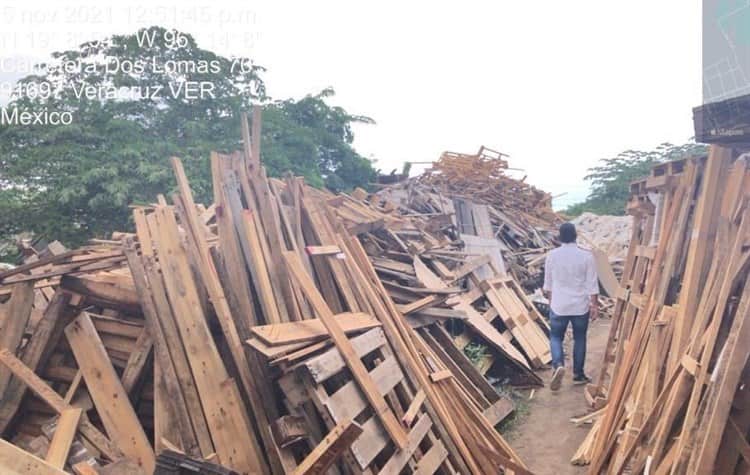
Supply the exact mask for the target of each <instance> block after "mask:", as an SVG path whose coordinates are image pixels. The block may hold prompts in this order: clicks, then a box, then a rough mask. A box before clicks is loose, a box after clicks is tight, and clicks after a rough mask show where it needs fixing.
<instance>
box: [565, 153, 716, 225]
mask: <svg viewBox="0 0 750 475" xmlns="http://www.w3.org/2000/svg"><path fill="white" fill-rule="evenodd" d="M706 151H707V148H706V146H705V145H703V144H696V143H686V144H683V145H672V144H670V143H663V144H661V145H659V146H658V147H657V148H656V149H655V150H651V151H642V150H626V151H624V152H622V153H620V154H618V155H617V156H616V157H614V158H604V159H601V160H600V161H599V163H600V165H598V166H595V167H592V168H589V170H588V171H589V174H588V175H586V176H585V177H584V180H586V181H588V182H590V183H591V192H590V193H589V196H588V197H587V198H586V200H584V201H583V202H581V203H576V204H574V205H571V206H570V207H568V208H567V209H566V210H564V211H563V213H564V214H566V215H568V216H578V215H579V214H581V213H584V212H586V211H589V212H592V213H595V214H600V215H605V214H608V215H623V214H625V205H626V203H627V201H628V198H629V196H630V183H631V182H632V181H634V180H638V179H640V178H643V177H645V176H647V175H648V174H649V172H650V171H651V167H653V166H654V165H655V164H657V163H660V162H666V161H670V160H677V159H680V158H685V157H690V156H699V155H704V154H705V153H706Z"/></svg>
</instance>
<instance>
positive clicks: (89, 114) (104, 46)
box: [0, 27, 374, 245]
mask: <svg viewBox="0 0 750 475" xmlns="http://www.w3.org/2000/svg"><path fill="white" fill-rule="evenodd" d="M263 71H264V69H263V68H262V67H261V66H258V65H256V64H254V63H253V62H252V61H251V60H250V59H249V58H227V57H223V56H220V55H217V54H216V53H214V52H212V51H208V50H205V49H202V48H200V47H199V46H198V45H197V43H196V42H195V40H194V38H193V37H192V36H190V35H188V34H185V33H181V32H179V31H175V30H166V29H164V28H161V27H151V28H147V29H142V30H139V31H138V32H136V33H135V34H132V35H115V36H112V37H110V38H107V39H105V40H103V41H92V42H88V43H84V44H82V45H80V46H79V47H78V48H77V49H74V50H70V51H64V52H59V53H54V54H53V55H52V58H51V60H50V61H49V62H48V63H45V64H41V65H38V68H37V70H36V71H35V73H34V74H31V75H29V76H27V77H25V78H23V79H22V80H20V81H19V82H18V83H17V84H16V93H15V95H14V98H13V100H12V102H11V103H10V104H9V105H8V107H7V109H6V112H8V111H18V113H19V114H22V113H23V112H42V111H46V112H48V113H50V112H54V113H57V114H59V113H68V114H70V117H72V122H71V123H69V124H58V125H49V124H29V125H24V126H21V125H8V124H3V125H0V177H1V178H0V237H2V236H5V237H7V236H9V235H12V234H14V233H17V232H19V231H22V230H28V231H32V232H34V233H36V234H42V235H45V236H47V237H49V238H54V239H60V240H62V241H63V242H64V243H66V244H69V245H77V244H80V243H81V242H83V241H85V240H86V239H89V238H91V237H101V236H106V235H107V234H108V233H110V232H111V231H114V230H123V229H127V228H128V224H129V217H130V213H129V210H128V208H127V206H128V205H130V204H132V203H148V202H151V201H153V200H154V198H155V197H156V195H157V194H158V193H169V192H171V191H173V190H174V187H175V184H174V181H173V176H172V173H171V170H170V168H169V161H168V158H169V157H170V156H179V157H180V158H181V159H182V160H183V163H184V164H185V168H186V171H187V173H188V175H189V178H190V180H191V186H192V187H193V190H194V193H195V194H196V199H198V200H201V201H204V202H208V200H210V198H211V193H210V186H211V180H210V167H209V161H208V156H209V153H210V152H211V151H212V150H217V151H223V152H231V151H234V150H238V149H241V141H240V137H241V134H240V126H239V114H240V112H242V111H247V110H249V109H250V108H251V106H252V104H253V103H266V104H268V105H267V106H266V112H265V114H264V124H263V135H262V141H263V145H262V156H261V158H262V160H263V161H264V163H265V165H266V166H267V168H268V170H269V173H270V174H271V175H277V176H278V175H281V174H282V173H284V172H286V171H291V172H293V173H295V174H299V175H303V176H305V177H306V178H307V180H308V181H309V182H310V183H311V184H313V185H316V186H323V185H328V186H331V187H332V188H334V189H337V190H338V189H347V188H351V187H354V186H361V185H363V184H366V183H368V182H370V181H371V178H372V174H373V173H374V172H373V169H372V166H371V162H370V161H369V160H366V159H365V158H363V157H361V156H360V155H358V154H357V153H356V151H354V149H353V148H352V141H353V133H352V129H351V125H352V124H353V123H355V122H365V123H372V120H371V119H368V118H366V117H359V116H355V115H350V114H349V113H347V112H346V111H345V110H344V109H342V108H340V107H332V106H329V105H328V104H327V103H326V99H327V98H329V97H331V96H332V95H333V90H332V89H327V90H325V91H323V92H322V93H320V94H318V95H311V96H307V97H305V98H303V99H301V100H299V101H295V100H291V99H290V100H286V101H275V102H274V101H271V100H270V98H268V97H267V95H266V93H265V84H264V82H263V80H262V78H261V74H262V73H263ZM199 88H204V89H205V90H201V89H199ZM59 118H60V116H58V119H59Z"/></svg>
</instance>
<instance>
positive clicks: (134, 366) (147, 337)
mask: <svg viewBox="0 0 750 475" xmlns="http://www.w3.org/2000/svg"><path fill="white" fill-rule="evenodd" d="M153 346H154V340H153V339H152V338H151V334H150V333H149V332H148V330H147V329H145V328H144V329H143V331H142V332H141V335H140V336H139V337H138V340H136V342H135V348H134V349H133V351H132V352H131V353H130V356H129V357H128V362H127V365H126V366H125V370H124V371H123V372H122V378H121V382H122V387H123V388H124V389H125V392H127V393H128V395H130V397H131V399H132V398H133V397H134V396H135V395H136V393H138V392H140V391H139V389H140V385H141V383H142V382H143V376H144V372H145V369H146V368H147V367H148V364H149V361H150V360H151V350H152V349H153Z"/></svg>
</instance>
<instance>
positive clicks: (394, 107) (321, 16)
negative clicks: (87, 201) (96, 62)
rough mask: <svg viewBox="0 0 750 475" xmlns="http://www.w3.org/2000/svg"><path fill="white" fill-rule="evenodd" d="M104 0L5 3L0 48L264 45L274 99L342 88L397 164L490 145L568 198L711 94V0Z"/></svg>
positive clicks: (684, 134)
mask: <svg viewBox="0 0 750 475" xmlns="http://www.w3.org/2000/svg"><path fill="white" fill-rule="evenodd" d="M106 3H107V2H101V1H97V2H86V1H75V2H68V1H60V0H57V1H37V2H28V6H24V4H22V3H21V2H18V1H17V0H15V1H6V0H2V1H0V5H1V6H0V58H2V57H11V56H18V57H31V58H38V59H45V58H47V57H48V55H49V53H51V52H52V51H57V50H61V49H64V48H70V47H74V46H76V45H77V44H79V43H81V42H82V41H84V40H89V39H95V38H98V37H104V36H106V35H108V34H112V33H127V32H132V31H135V30H136V29H137V28H140V27H144V26H151V25H154V24H160V25H163V26H166V27H176V28H179V29H181V30H183V31H186V32H189V33H192V34H193V35H194V36H195V37H196V39H197V40H198V42H199V44H200V46H202V47H204V48H208V49H213V50H215V51H216V52H218V53H221V54H224V55H238V56H240V55H242V56H249V57H251V58H254V59H255V60H256V62H257V63H258V64H260V65H262V66H264V67H266V68H267V69H268V71H267V72H266V73H265V75H264V79H265V81H266V85H267V87H268V92H269V94H270V95H271V96H272V97H273V98H276V99H280V98H286V97H289V96H292V97H299V96H302V95H305V94H307V93H316V92H319V91H320V90H321V89H323V88H325V87H328V86H332V87H333V88H334V89H335V90H336V92H337V96H336V98H335V101H334V103H335V104H337V105H341V106H344V107H345V108H346V109H348V110H349V111H350V112H353V113H356V114H364V115H368V116H370V117H372V118H373V119H375V121H376V122H377V125H368V126H360V127H358V128H357V130H356V132H357V137H356V140H355V147H356V148H357V150H358V151H359V152H360V153H362V154H363V155H365V156H368V157H371V158H375V159H377V161H378V163H377V166H378V167H379V168H382V169H383V170H386V171H390V170H391V169H393V168H400V167H401V166H402V164H403V162H404V161H429V160H435V159H437V158H438V156H439V155H440V153H441V152H442V151H444V150H452V151H457V152H475V151H476V150H477V149H478V148H479V146H480V145H486V146H488V147H491V148H495V149H497V150H500V151H503V152H505V153H507V154H509V155H510V156H511V158H510V162H511V166H513V167H517V168H522V169H523V170H524V171H523V172H522V173H521V175H528V178H527V180H528V181H529V182H530V183H532V184H534V185H536V186H539V187H540V188H542V189H544V190H547V191H549V192H551V193H553V194H554V195H558V194H562V193H567V194H566V195H564V196H561V197H560V198H558V199H557V200H556V201H555V205H556V206H557V207H560V206H564V205H566V204H569V203H570V202H575V201H580V200H581V199H583V198H584V197H585V195H586V193H587V185H586V184H585V182H584V181H583V176H584V175H585V174H586V169H587V168H588V167H590V166H592V165H594V164H595V163H596V161H597V160H598V159H599V158H603V157H609V156H614V155H616V154H617V153H618V152H620V151H623V150H626V149H628V148H644V149H649V148H653V147H655V146H656V145H658V144H659V143H661V142H663V141H669V142H672V143H683V142H686V141H688V140H689V139H690V137H692V135H693V128H692V108H693V107H694V106H697V105H699V104H700V101H701V56H700V55H701V16H700V15H701V4H700V1H699V0H687V1H686V0H660V1H653V0H649V1H646V0H629V1H624V0H620V1H606V2H604V1H601V0H599V1H594V0H590V1H587V0H577V1H571V2H562V1H559V0H548V1H535V2H532V1H521V0H513V1H511V0H504V1H494V2H469V1H463V2H403V1H401V2H387V1H379V2H368V3H365V2H353V1H322V0H321V1H315V2H310V1H307V2H284V1H246V2H221V1H211V2H210V3H209V2H191V1H186V0H182V1H179V2H167V1H158V0H157V1H149V2H139V1H132V2H118V3H119V4H120V5H118V6H116V7H115V6H113V7H111V10H109V9H108V8H109V7H106ZM122 4H128V5H129V6H126V5H122ZM102 8H107V9H105V10H102ZM9 77H11V78H12V77H14V75H13V71H7V70H6V71H0V82H2V81H4V80H7V79H8V78H9Z"/></svg>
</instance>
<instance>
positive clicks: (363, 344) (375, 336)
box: [304, 328, 386, 383]
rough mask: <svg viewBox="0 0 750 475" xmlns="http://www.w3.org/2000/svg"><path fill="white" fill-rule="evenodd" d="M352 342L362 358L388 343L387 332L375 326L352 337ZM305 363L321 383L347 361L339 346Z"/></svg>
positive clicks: (341, 367) (340, 368)
mask: <svg viewBox="0 0 750 475" xmlns="http://www.w3.org/2000/svg"><path fill="white" fill-rule="evenodd" d="M351 344H352V346H353V347H354V351H355V352H356V353H357V356H359V357H360V358H362V357H363V356H365V355H367V354H369V353H371V352H373V351H375V350H376V349H378V348H380V347H381V346H383V345H385V344H386V339H385V334H384V333H383V330H382V329H381V328H373V329H372V330H370V331H368V332H366V333H363V334H362V335H358V336H355V337H354V338H352V339H351ZM304 365H305V368H306V369H307V371H308V372H309V373H310V375H311V376H312V378H313V381H315V382H316V383H320V382H323V381H325V380H327V379H328V378H330V377H331V376H333V375H334V374H336V373H338V372H339V371H341V370H342V369H343V368H344V367H345V366H346V363H345V362H344V358H343V357H342V356H341V352H339V351H338V349H337V348H331V349H330V350H328V351H327V352H325V353H323V354H321V355H318V356H315V357H314V358H310V359H309V360H307V361H305V362H304Z"/></svg>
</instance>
